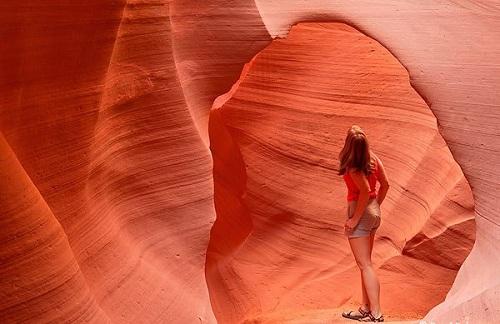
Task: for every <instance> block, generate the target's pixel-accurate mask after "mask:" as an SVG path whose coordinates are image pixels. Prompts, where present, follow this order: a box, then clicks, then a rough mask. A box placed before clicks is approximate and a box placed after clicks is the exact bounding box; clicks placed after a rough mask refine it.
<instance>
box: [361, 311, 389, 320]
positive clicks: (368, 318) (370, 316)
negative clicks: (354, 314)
mask: <svg viewBox="0 0 500 324" xmlns="http://www.w3.org/2000/svg"><path fill="white" fill-rule="evenodd" d="M358 321H360V322H383V321H384V315H382V314H380V316H379V317H377V318H375V316H373V314H372V312H370V311H369V312H368V316H367V317H363V318H360V319H358Z"/></svg>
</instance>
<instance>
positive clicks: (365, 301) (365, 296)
mask: <svg viewBox="0 0 500 324" xmlns="http://www.w3.org/2000/svg"><path fill="white" fill-rule="evenodd" d="M374 238H375V233H371V234H370V259H371V256H372V251H373V241H374ZM359 275H360V276H361V291H362V294H363V305H362V308H363V310H369V309H370V301H369V299H368V294H367V293H366V288H365V283H364V281H363V273H362V272H361V271H360V272H359Z"/></svg>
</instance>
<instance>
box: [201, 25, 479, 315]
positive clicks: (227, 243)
mask: <svg viewBox="0 0 500 324" xmlns="http://www.w3.org/2000/svg"><path fill="white" fill-rule="evenodd" d="M353 124H358V125H360V126H361V127H362V128H363V129H364V130H365V131H366V132H367V136H368V138H369V140H370V144H371V148H372V149H373V151H374V152H376V153H377V154H378V155H379V156H380V157H381V159H382V160H383V161H384V165H385V168H386V170H387V173H388V177H389V181H390V184H391V187H390V190H389V193H388V196H387V198H386V200H385V201H384V204H383V206H382V225H381V227H380V229H379V230H378V232H377V236H376V238H375V244H374V251H373V260H374V263H375V266H376V268H377V273H378V276H379V279H380V282H381V306H382V309H383V311H384V313H385V314H387V316H386V320H390V321H394V320H416V319H420V318H422V317H423V316H424V315H425V314H427V313H428V312H429V310H430V309H432V308H433V307H434V306H435V305H437V304H439V303H440V302H441V301H443V300H444V298H445V296H446V294H447V292H448V291H449V289H450V287H451V285H452V283H453V280H454V278H455V276H456V273H457V271H458V269H459V268H460V266H461V264H462V262H463V261H464V259H465V258H466V257H467V255H468V254H469V252H470V250H471V248H472V246H473V244H474V239H475V221H474V201H473V197H472V193H471V190H470V187H469V185H468V183H467V181H466V179H465V177H464V175H463V173H462V171H461V169H460V167H459V166H458V164H457V163H456V162H455V160H454V159H453V156H452V154H451V152H450V150H449V149H448V147H447V145H446V143H445V141H444V140H443V138H442V137H441V135H440V133H439V131H438V127H437V122H436V118H435V117H434V115H433V113H432V111H431V110H430V109H429V107H428V105H427V104H426V102H425V101H424V100H423V99H422V97H421V96H420V95H419V94H418V93H417V92H416V91H415V89H413V87H412V86H411V84H410V81H409V76H408V72H407V71H406V69H405V68H404V67H403V66H402V65H401V63H400V62H399V61H398V60H397V59H396V58H395V57H394V56H393V55H392V54H391V53H390V52H389V51H388V50H387V49H385V48H384V47H383V46H382V45H381V44H379V43H378V42H377V41H376V40H374V39H371V38H370V37H368V36H366V35H364V34H362V33H361V32H359V31H357V30H356V29H354V28H353V27H350V26H348V25H346V24H343V23H333V22H332V23H312V22H308V23H299V24H297V25H294V26H293V27H292V29H291V31H290V33H289V35H288V36H287V37H286V38H284V39H275V40H274V41H273V42H272V43H271V44H270V45H269V46H267V47H266V48H265V49H263V50H262V51H261V52H260V53H258V54H257V55H256V56H255V57H254V58H253V59H252V60H251V61H250V62H249V63H248V64H247V65H246V66H245V68H244V70H243V72H242V74H241V77H240V79H239V80H238V81H237V82H236V84H235V85H234V86H233V88H232V89H231V91H229V92H228V93H226V94H224V95H222V96H220V97H219V98H218V99H217V100H216V101H215V102H214V106H213V108H212V110H211V113H210V122H209V134H210V149H211V152H212V157H213V163H214V164H213V165H214V166H213V177H214V200H215V208H216V211H217V219H216V221H215V223H214V225H213V227H212V230H211V234H210V241H209V246H208V250H207V259H206V269H205V274H206V280H207V283H208V288H209V293H210V300H211V304H212V308H213V311H214V314H215V316H216V318H217V320H218V322H219V323H238V322H247V323H286V322H287V321H293V320H298V319H302V320H304V322H308V323H311V322H318V323H320V322H322V321H327V320H328V321H332V320H334V319H335V318H338V319H339V320H340V319H341V318H340V317H339V316H338V314H340V313H341V312H342V310H344V309H346V308H347V307H351V308H352V307H357V306H358V305H359V303H360V301H361V287H360V283H359V272H358V269H357V267H356V264H355V261H354V258H353V257H352V255H351V253H350V250H349V245H348V243H347V240H346V238H345V236H344V235H343V223H344V221H345V213H346V201H345V200H346V199H345V195H346V190H345V188H344V185H343V183H342V178H341V177H339V176H338V175H337V156H338V153H339V151H340V149H341V148H342V145H343V141H344V138H345V134H346V131H347V129H348V128H349V127H350V126H351V125H353Z"/></svg>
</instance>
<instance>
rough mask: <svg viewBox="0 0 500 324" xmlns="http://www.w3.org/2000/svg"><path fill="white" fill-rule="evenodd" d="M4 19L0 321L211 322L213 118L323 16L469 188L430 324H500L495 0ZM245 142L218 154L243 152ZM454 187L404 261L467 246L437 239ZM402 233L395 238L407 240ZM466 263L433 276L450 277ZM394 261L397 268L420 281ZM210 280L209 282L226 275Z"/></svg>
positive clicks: (142, 7) (37, 1) (244, 6)
mask: <svg viewBox="0 0 500 324" xmlns="http://www.w3.org/2000/svg"><path fill="white" fill-rule="evenodd" d="M0 7H1V8H2V10H0V34H1V35H2V40H3V44H4V50H2V51H1V54H0V65H1V71H2V77H1V78H0V88H1V89H2V96H1V97H0V131H1V133H2V137H1V138H2V139H1V147H0V151H1V152H2V155H1V157H0V162H1V165H2V171H1V175H2V181H1V185H0V186H1V188H0V193H1V195H0V213H1V215H2V217H3V218H2V227H1V229H0V237H1V238H2V252H1V256H2V260H1V262H0V272H1V274H2V275H1V278H2V279H1V281H0V283H1V284H0V290H1V291H2V292H4V295H2V298H1V301H0V318H1V319H2V321H3V320H4V319H5V322H18V321H31V322H44V321H45V322H47V321H51V320H53V321H55V320H65V321H75V322H96V323H102V322H105V321H108V320H110V321H112V322H115V323H123V322H134V323H135V322H165V321H167V320H168V321H171V322H178V323H192V322H196V321H199V322H208V323H212V322H215V316H214V314H213V312H212V307H213V309H218V307H219V306H218V305H217V304H216V303H214V305H213V306H212V305H211V304H210V300H209V292H208V288H207V282H206V278H205V273H204V272H205V255H206V251H207V246H208V245H209V234H210V233H209V232H210V229H211V226H212V223H213V222H214V221H215V219H216V215H215V210H214V206H213V199H214V196H213V190H214V185H215V190H217V188H219V189H221V187H217V186H218V185H217V183H216V182H214V181H213V180H212V162H211V161H212V160H211V156H210V151H209V149H208V148H209V147H208V122H207V121H208V116H209V113H210V107H211V105H212V102H213V100H214V99H215V98H216V97H217V96H219V95H220V94H223V93H225V92H227V91H228V90H229V89H230V87H231V85H232V84H233V83H234V82H235V81H236V80H237V79H238V77H239V74H240V72H241V69H242V68H243V65H244V64H245V63H246V62H248V61H249V60H250V59H251V58H252V57H253V56H254V55H255V54H257V52H259V51H260V50H261V49H262V48H263V47H264V46H266V45H267V44H269V43H270V42H271V40H272V38H274V37H277V36H284V35H285V34H286V33H287V32H288V30H289V29H290V26H291V25H293V24H295V23H297V22H300V21H304V20H319V19H321V20H337V21H338V20H341V21H345V22H348V23H350V24H352V25H354V26H356V27H358V28H359V29H360V30H362V31H364V32H366V33H367V34H368V35H370V36H372V37H373V38H374V39H376V40H378V41H380V42H381V43H382V44H383V45H384V46H386V47H387V48H388V49H389V50H390V51H391V52H392V53H394V55H395V56H396V57H397V58H398V59H399V60H400V61H401V62H402V63H403V64H404V66H405V67H406V68H407V69H408V71H409V75H410V80H411V83H412V85H413V86H415V87H416V89H417V90H418V91H419V93H420V94H421V95H422V96H424V98H425V99H426V101H427V102H428V103H429V104H430V108H431V110H432V112H433V113H434V114H435V115H436V117H437V120H438V123H439V130H440V133H441V134H442V135H443V138H444V140H445V141H446V142H447V144H448V146H449V147H450V150H451V152H452V153H453V156H454V158H455V159H456V160H457V162H458V163H459V164H460V167H461V168H462V170H463V171H464V174H465V176H466V178H467V180H468V181H469V183H470V184H471V187H472V190H473V193H474V200H475V216H476V223H477V232H476V241H475V244H474V247H473V249H472V252H471V254H470V255H469V257H468V258H467V259H466V260H465V262H464V264H463V265H462V267H461V268H460V270H459V271H458V275H457V278H456V279H455V282H454V283H453V286H452V288H451V290H450V292H449V293H448V295H447V297H446V299H445V301H444V302H443V303H441V304H440V305H439V306H437V307H436V308H434V309H433V310H432V311H431V312H430V313H429V314H427V316H426V319H427V320H437V321H450V320H453V321H456V320H463V319H465V318H468V319H469V320H470V321H471V322H481V321H483V322H484V321H491V320H492V319H494V318H498V316H499V313H500V310H499V309H498V307H497V306H496V305H498V304H499V302H500V300H499V294H498V291H499V290H500V288H499V285H500V281H499V279H498V276H497V268H498V264H500V255H499V252H498V251H497V249H496V243H497V242H498V241H499V239H500V229H499V224H500V219H499V217H500V216H499V215H498V210H500V208H499V207H500V205H499V202H498V199H496V196H497V194H498V192H499V190H500V189H499V188H500V186H499V180H498V179H500V177H499V175H500V168H498V167H497V166H496V161H497V160H498V158H499V157H500V147H499V146H500V141H498V140H497V137H498V127H497V122H498V114H497V113H496V111H498V108H499V105H500V98H499V97H498V93H500V91H498V90H499V89H498V84H500V73H499V72H500V71H499V64H498V63H499V62H498V57H499V55H500V43H499V42H497V39H498V38H499V36H500V35H499V34H500V19H499V16H500V14H499V11H500V10H499V4H498V2H496V1H486V2H482V3H478V2H474V1H460V2H450V3H443V2H441V1H427V2H425V3H420V2H419V3H416V2H410V1H398V2H373V1H359V2H355V3H354V2H352V1H337V2H335V3H333V2H328V1H322V0H314V1H308V2H307V6H305V2H303V1H298V0H290V1H286V3H284V2H283V1H279V0H270V1H267V0H266V1H256V2H255V3H253V2H248V1H243V0H237V1H230V2H227V1H223V0H209V1H202V2H200V1H194V0H193V1H189V0H185V1H184V0H173V1H167V0H143V1H139V0H129V1H126V0H119V1H110V0H104V1H103V0H99V1H97V0H90V1H80V0H77V1H71V2H68V3H62V2H60V1H54V0H44V1H41V0H28V1H23V2H19V1H12V0H7V1H3V2H2V4H1V5H0ZM210 122H211V123H212V121H210ZM215 122H217V120H215ZM271 126H272V125H271ZM268 127H270V126H269V125H268ZM268 131H269V130H268ZM332 134H333V133H332ZM330 135H331V134H330ZM233 136H234V134H233ZM436 144H439V143H436ZM441 144H442V143H441ZM441 144H439V145H441ZM236 145H238V146H239V145H240V144H239V142H237V141H234V142H232V143H228V144H227V147H225V148H224V149H225V150H226V151H227V152H228V154H231V156H234V157H237V156H238V154H239V153H238V150H237V146H236ZM306 148H307V147H306ZM218 149H219V150H221V149H222V148H221V147H220V146H219V147H218ZM302 153H303V152H302ZM241 154H242V156H243V157H244V156H245V152H243V151H242V152H241ZM328 157H330V156H328ZM325 161H327V160H322V161H321V160H315V161H313V162H314V163H317V164H318V163H319V164H320V165H323V164H325V163H326V162H325ZM216 163H217V161H216V160H215V158H214V165H215V164H216ZM224 163H226V166H227V161H224V160H221V161H219V165H220V166H222V165H224ZM412 165H413V166H414V167H415V166H416V165H417V162H416V161H415V162H414V163H413V164H412ZM227 167H228V168H232V169H234V170H233V171H231V172H240V173H241V172H242V169H241V167H240V166H238V165H231V166H227ZM254 167H255V165H254ZM238 170H239V171H238ZM292 171H293V170H292ZM443 172H444V171H442V172H441V173H439V172H438V174H437V175H436V177H437V178H436V179H440V178H439V177H445V176H444V175H443V174H442V173H443ZM454 172H455V171H453V172H452V174H451V176H457V174H456V173H454ZM240 175H241V176H243V174H240ZM246 176H247V180H246V181H247V183H249V184H252V182H249V181H250V180H251V179H252V177H250V176H249V175H248V174H247V175H246ZM409 176H410V175H408V174H407V177H409ZM226 177H227V175H226ZM441 179H442V178H441ZM401 181H402V180H401ZM436 181H441V180H436ZM447 181H449V180H446V181H444V182H447ZM457 181H458V180H457ZM444 182H443V183H444ZM253 185H255V183H254V184H253ZM233 189H234V188H232V189H231V190H232V191H231V192H229V193H228V194H232V195H234V194H235V193H238V190H233ZM448 189H449V190H451V188H448ZM448 189H445V188H441V189H440V190H441V191H442V192H443V193H444V192H449V193H448V194H447V196H445V199H448V198H449V199H448V200H449V202H447V203H445V204H441V207H439V208H438V209H436V211H435V213H434V214H433V215H432V217H431V218H430V220H429V221H425V218H422V217H419V218H418V219H419V220H420V221H419V224H418V225H415V226H414V227H412V228H411V229H409V230H408V231H409V232H408V233H410V232H412V233H414V234H417V233H418V232H421V233H420V234H417V235H416V236H415V239H414V240H412V241H410V242H409V243H408V244H409V245H406V249H404V250H403V252H404V253H403V256H399V257H398V258H409V257H410V256H411V257H415V258H420V259H423V258H424V257H425V256H427V257H428V254H426V253H425V251H427V250H428V249H429V247H428V245H429V243H427V242H429V238H433V240H434V239H436V238H439V237H442V238H443V239H442V241H443V242H445V243H446V244H448V243H447V242H448V240H447V239H445V238H448V237H456V235H457V234H456V233H465V234H464V235H466V236H467V237H468V239H467V241H468V242H470V240H469V239H470V238H471V237H472V236H470V233H467V232H466V231H465V232H464V229H463V228H461V227H460V225H459V224H458V223H459V219H460V217H459V218H457V227H453V226H451V227H449V226H448V225H451V223H449V222H444V224H445V226H444V227H443V222H442V218H441V216H442V214H441V213H447V212H448V211H447V210H452V211H453V210H456V208H459V207H457V206H456V204H454V203H453V201H457V200H458V201H461V200H462V198H460V197H459V198H456V197H455V196H456V194H453V192H454V191H453V190H451V191H449V190H448ZM240 190H241V189H240ZM310 190H312V189H310ZM314 193H315V192H314ZM402 196H404V195H403V193H402ZM279 197H280V196H277V198H279ZM312 197H313V198H314V199H317V197H316V194H315V195H314V196H312ZM446 197H448V198H446ZM215 199H218V198H217V197H215ZM432 199H434V200H435V203H434V205H436V204H437V200H438V198H437V197H432ZM233 202H234V206H233V207H234V208H235V209H238V208H240V207H239V206H238V203H239V202H238V201H237V199H235V197H233ZM216 203H217V201H216ZM295 203H296V204H297V203H299V201H295ZM291 206H293V201H292V205H291ZM464 206H465V210H466V209H468V208H469V207H470V204H467V205H464ZM325 208H326V207H325ZM240 209H241V210H242V211H243V210H244V209H242V208H240ZM326 210H327V209H324V211H326ZM459 210H462V209H460V208H459ZM386 213H387V211H386ZM464 213H465V212H464ZM310 218H311V217H310ZM246 219H247V220H246V221H245V223H244V229H245V230H244V231H242V232H241V233H240V234H241V235H233V236H232V237H229V238H228V239H229V243H231V244H229V243H228V244H227V246H225V247H224V246H223V245H222V244H218V245H216V246H213V245H212V244H213V243H212V242H216V239H215V238H214V240H210V245H211V247H212V248H214V249H215V248H217V250H212V249H211V250H210V251H218V252H219V253H235V250H234V245H232V242H238V241H240V240H241V238H242V237H244V235H246V234H245V231H247V232H248V231H249V230H248V229H249V227H250V225H251V224H250V222H249V221H248V219H249V218H246ZM221 220H222V219H221ZM286 220H287V218H286V217H285V219H284V220H280V218H279V217H278V219H277V221H286ZM424 223H425V224H424ZM40 224H41V225H42V226H40ZM222 224H230V223H223V222H222ZM422 226H423V227H422ZM448 227H449V228H450V229H449V230H448ZM34 228H38V230H33V229H34ZM218 228H219V229H220V228H223V227H218ZM469 228H470V226H469ZM214 229H215V228H214ZM385 230H386V231H391V230H390V229H389V228H386V229H385ZM213 234H214V235H217V234H216V231H215V230H214V233H213ZM396 234H397V233H395V232H394V231H393V232H391V233H390V234H389V235H394V237H395V238H399V240H400V239H401V238H402V237H405V235H402V234H397V235H396ZM214 237H216V236H214ZM329 238H330V237H329ZM396 241H397V240H396ZM270 242H271V241H269V242H268V243H267V244H270ZM384 242H386V243H387V244H386V245H382V244H379V246H390V245H391V244H389V241H384ZM410 243H411V244H410ZM450 244H452V243H450ZM426 245H427V246H426ZM276 246H277V247H278V248H281V249H283V251H285V250H286V249H284V247H283V246H280V245H276ZM273 248H274V249H276V247H273ZM398 248H403V246H402V245H399V246H398ZM270 249H271V248H270ZM393 250H394V251H395V249H393ZM387 251H390V249H389V248H387ZM423 252H424V253H423ZM378 255H379V257H380V258H381V259H383V258H382V257H383V255H381V254H380V253H379V254H378ZM459 255H463V254H462V252H461V253H458V254H457V256H459ZM260 258H261V255H257V256H255V260H260ZM459 259H460V258H457V257H452V258H451V259H450V262H447V263H444V264H441V263H440V267H439V268H440V269H448V270H449V271H451V272H452V273H453V272H454V270H453V269H455V268H456V266H457V265H458V264H459V263H460V260H459ZM210 260H211V259H210V257H209V258H208V260H207V263H208V264H209V263H210ZM394 260H396V259H394ZM428 260H430V261H431V262H437V261H436V260H435V259H428ZM485 260H488V262H485ZM242 261H243V262H244V260H240V262H242ZM292 261H293V260H292ZM396 261H397V260H396ZM312 262H318V260H317V259H314V258H313V260H312ZM405 262H407V261H405ZM396 263H397V264H396V265H395V266H393V267H392V268H389V269H388V270H387V271H392V270H391V269H402V268H404V267H406V268H405V269H411V267H408V266H403V264H408V263H404V262H399V263H398V262H396ZM218 264H219V265H220V263H218ZM398 267H399V268H398ZM209 268H210V267H207V274H208V276H207V278H208V279H209V282H208V285H209V286H210V285H211V280H213V279H214V278H215V279H217V278H216V277H211V276H210V273H209V272H208V269H209ZM398 271H399V272H400V273H406V272H405V271H406V270H403V271H400V270H397V271H396V272H398ZM396 272H395V271H393V273H396ZM301 279H303V280H304V282H307V280H306V279H307V277H304V278H301ZM213 282H214V281H212V283H213ZM215 282H217V281H215ZM398 282H400V281H398ZM231 284H232V283H230V282H229V283H228V285H231ZM448 284H449V282H446V283H443V286H442V287H445V286H446V285H448ZM386 286H387V285H386ZM229 288H232V287H229ZM278 288H279V287H278ZM27 289H29V291H27ZM280 289H282V288H279V289H278V290H277V291H281V290H280ZM226 290H227V289H226V288H224V289H223V290H222V291H223V292H224V291H226ZM320 293H321V289H318V296H319V295H321V294H320ZM442 293H443V294H444V291H443V292H442ZM272 294H273V291H269V292H268V293H266V295H265V296H263V298H264V299H263V300H272V299H273V297H272ZM298 296H299V297H300V294H298ZM250 297H252V296H250ZM299 297H298V298H299ZM210 298H212V301H213V300H216V299H217V295H212V294H211V296H210ZM250 300H252V298H250ZM289 302H291V303H292V304H293V303H294V302H293V300H290V301H289ZM299 302H300V301H298V300H297V301H296V304H297V303H299ZM187 305H189V306H187ZM330 305H331V304H330ZM249 306H251V305H249V304H243V305H238V308H237V309H236V310H235V311H234V312H231V313H230V314H229V316H234V314H242V312H240V310H247V309H255V308H252V307H249ZM306 308H307V306H304V309H306ZM247 315H252V314H247Z"/></svg>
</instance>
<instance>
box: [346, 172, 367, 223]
mask: <svg viewBox="0 0 500 324" xmlns="http://www.w3.org/2000/svg"><path fill="white" fill-rule="evenodd" d="M350 175H351V178H352V180H353V181H354V183H355V184H356V186H357V187H358V189H359V198H358V202H357V204H356V209H355V210H354V213H353V215H352V222H353V223H354V225H357V224H358V222H359V220H360V219H361V216H363V213H364V211H365V208H366V205H367V204H368V200H369V193H370V184H369V183H368V179H367V178H366V177H365V175H364V174H363V173H362V172H350Z"/></svg>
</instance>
